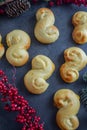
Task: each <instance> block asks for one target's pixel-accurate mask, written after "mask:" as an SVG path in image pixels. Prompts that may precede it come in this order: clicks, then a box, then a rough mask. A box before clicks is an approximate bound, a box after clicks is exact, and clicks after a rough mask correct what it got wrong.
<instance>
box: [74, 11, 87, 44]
mask: <svg viewBox="0 0 87 130" xmlns="http://www.w3.org/2000/svg"><path fill="white" fill-rule="evenodd" d="M72 23H73V25H74V30H73V32H72V38H73V40H74V41H75V42H76V43H78V44H84V43H86V42H87V12H84V11H78V12H76V13H75V14H74V15H73V17H72Z"/></svg>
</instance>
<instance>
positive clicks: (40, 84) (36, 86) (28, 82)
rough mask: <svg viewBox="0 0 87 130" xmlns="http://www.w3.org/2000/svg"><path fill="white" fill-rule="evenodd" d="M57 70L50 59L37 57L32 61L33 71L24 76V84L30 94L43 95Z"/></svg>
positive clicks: (41, 56)
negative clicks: (49, 79)
mask: <svg viewBox="0 0 87 130" xmlns="http://www.w3.org/2000/svg"><path fill="white" fill-rule="evenodd" d="M54 70H55V65H54V63H53V62H52V61H51V60H50V58H49V57H47V56H44V55H37V56H35V57H34V58H33V60H32V69H31V70H29V72H28V73H27V74H26V75H25V76H24V84H25V86H26V88H27V89H28V90H29V92H31V93H33V94H41V93H43V92H45V91H46V89H47V88H48V86H49V84H48V83H47V82H46V80H47V79H48V78H49V77H50V76H51V75H52V73H53V72H54Z"/></svg>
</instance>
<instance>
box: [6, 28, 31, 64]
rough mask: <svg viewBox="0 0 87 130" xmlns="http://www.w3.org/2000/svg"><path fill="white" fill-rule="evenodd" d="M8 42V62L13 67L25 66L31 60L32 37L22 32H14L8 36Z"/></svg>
mask: <svg viewBox="0 0 87 130" xmlns="http://www.w3.org/2000/svg"><path fill="white" fill-rule="evenodd" d="M6 42H7V45H8V47H9V48H8V49H7V51H6V58H7V60H8V62H9V63H10V64H12V65H13V66H22V65H24V64H25V63H26V62H27V61H28V59H29V54H28V52H27V49H29V47H30V43H31V39H30V36H29V35H28V34H27V33H26V32H24V31H22V30H13V31H11V32H10V33H8V34H7V36H6Z"/></svg>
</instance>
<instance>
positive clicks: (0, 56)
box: [0, 35, 5, 59]
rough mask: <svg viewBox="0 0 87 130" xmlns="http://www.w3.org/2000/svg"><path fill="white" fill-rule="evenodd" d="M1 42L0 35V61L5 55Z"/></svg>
mask: <svg viewBox="0 0 87 130" xmlns="http://www.w3.org/2000/svg"><path fill="white" fill-rule="evenodd" d="M1 42H2V36H1V35H0V59H1V58H2V56H3V55H4V53H5V48H4V46H3V44H2V43H1Z"/></svg>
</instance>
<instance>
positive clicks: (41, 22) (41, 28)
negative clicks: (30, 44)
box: [34, 8, 59, 44]
mask: <svg viewBox="0 0 87 130" xmlns="http://www.w3.org/2000/svg"><path fill="white" fill-rule="evenodd" d="M36 19H37V23H36V26H35V29H34V34H35V37H36V39H37V40H38V41H40V42H41V43H44V44H50V43H53V42H55V41H56V40H57V39H58V37H59V30H58V29H57V27H56V26H54V22H55V17H54V14H53V12H52V11H51V10H50V9H48V8H40V9H39V10H38V11H37V13H36Z"/></svg>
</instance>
